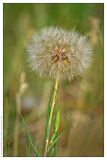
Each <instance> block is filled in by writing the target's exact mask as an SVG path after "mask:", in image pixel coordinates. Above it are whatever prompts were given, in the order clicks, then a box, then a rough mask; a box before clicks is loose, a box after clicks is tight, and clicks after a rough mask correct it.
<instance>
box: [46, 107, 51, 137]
mask: <svg viewBox="0 0 107 160" xmlns="http://www.w3.org/2000/svg"><path fill="white" fill-rule="evenodd" d="M50 111H51V107H50V105H48V109H47V118H46V127H45V136H46V137H47V134H48V133H49V127H48V121H49V117H50Z"/></svg>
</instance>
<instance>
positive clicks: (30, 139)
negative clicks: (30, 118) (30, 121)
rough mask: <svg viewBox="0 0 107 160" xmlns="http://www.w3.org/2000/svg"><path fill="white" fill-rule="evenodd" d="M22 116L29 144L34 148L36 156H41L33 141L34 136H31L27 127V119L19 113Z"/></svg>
mask: <svg viewBox="0 0 107 160" xmlns="http://www.w3.org/2000/svg"><path fill="white" fill-rule="evenodd" d="M19 114H20V116H21V119H22V122H23V125H24V128H25V132H26V135H27V137H28V140H29V144H30V145H31V147H32V149H33V152H34V154H35V156H37V157H39V152H38V151H37V149H36V147H35V145H34V144H33V141H32V138H31V135H30V133H29V131H28V129H27V127H26V123H25V120H24V118H23V116H22V115H21V113H19Z"/></svg>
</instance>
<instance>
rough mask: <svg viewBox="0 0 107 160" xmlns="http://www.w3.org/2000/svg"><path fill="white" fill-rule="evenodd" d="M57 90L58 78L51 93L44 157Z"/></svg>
mask: <svg viewBox="0 0 107 160" xmlns="http://www.w3.org/2000/svg"><path fill="white" fill-rule="evenodd" d="M57 88H58V78H57V79H56V82H55V87H54V92H53V98H52V106H51V110H50V115H49V121H48V126H47V127H48V128H49V130H48V133H47V136H46V142H45V151H44V157H46V155H47V151H48V144H49V136H50V127H51V121H52V115H53V110H54V106H55V102H56V93H57Z"/></svg>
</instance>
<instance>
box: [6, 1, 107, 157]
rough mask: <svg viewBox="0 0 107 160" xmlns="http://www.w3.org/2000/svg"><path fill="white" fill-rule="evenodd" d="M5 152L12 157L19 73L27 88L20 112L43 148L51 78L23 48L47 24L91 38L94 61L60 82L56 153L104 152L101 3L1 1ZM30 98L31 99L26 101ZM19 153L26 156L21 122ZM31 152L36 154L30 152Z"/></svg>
mask: <svg viewBox="0 0 107 160" xmlns="http://www.w3.org/2000/svg"><path fill="white" fill-rule="evenodd" d="M3 13H4V17H3V24H4V28H3V35H4V39H3V42H4V46H3V48H4V57H3V59H4V145H3V146H4V156H13V152H14V151H13V150H14V147H13V144H14V138H13V137H14V129H15V125H17V124H16V123H15V120H16V94H17V92H18V90H19V86H20V76H21V73H22V72H24V73H25V74H26V82H27V83H28V86H29V87H28V88H27V90H26V92H24V93H23V96H22V99H21V101H22V104H21V113H22V115H23V117H24V118H25V119H26V123H27V127H28V129H29V132H30V133H31V135H32V137H33V141H34V142H35V143H36V144H37V146H39V148H40V149H41V151H42V149H43V147H42V145H43V138H44V125H45V117H46V107H47V104H48V101H49V98H50V94H51V88H52V87H53V83H54V82H53V81H52V80H51V79H49V78H47V79H44V78H43V79H41V78H40V77H39V75H38V74H36V73H35V72H33V71H31V69H30V68H29V67H28V64H27V60H26V59H27V57H26V47H27V44H28V43H29V40H30V39H31V37H32V35H33V34H34V33H35V32H37V31H38V30H40V29H41V28H43V27H45V26H60V27H62V28H65V29H67V30H69V29H73V28H75V30H77V31H78V32H80V33H81V34H86V35H87V36H89V38H90V40H91V41H92V43H93V61H92V65H91V67H90V68H89V69H88V70H87V72H86V73H85V74H84V76H83V77H77V78H75V79H74V80H73V81H71V82H68V81H64V82H62V83H61V84H60V85H59V89H58V96H57V102H56V107H57V106H58V107H60V109H61V125H60V130H62V129H63V128H64V126H65V123H66V125H68V126H69V127H67V129H66V131H65V132H64V134H63V136H62V137H61V138H60V140H59V143H58V151H57V156H103V145H104V144H103V114H104V111H103V110H104V109H103V100H104V97H103V92H104V89H103V82H104V80H103V76H104V75H103V72H104V68H103V66H104V53H103V32H104V5H103V4H94V3H93V4H91V3H90V4H88V3H87V4H84V3H81V4H75V3H74V4H72V3H71V4H9V3H8V4H6V3H5V4H4V5H3ZM29 101H30V102H29ZM18 142H19V144H18V151H17V156H26V143H27V139H26V136H25V134H24V131H23V127H22V125H21V122H20V124H19V137H18ZM31 156H34V155H33V153H32V152H31Z"/></svg>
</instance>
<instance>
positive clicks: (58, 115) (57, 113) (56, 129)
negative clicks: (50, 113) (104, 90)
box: [54, 109, 60, 132]
mask: <svg viewBox="0 0 107 160" xmlns="http://www.w3.org/2000/svg"><path fill="white" fill-rule="evenodd" d="M59 124H60V110H59V109H57V112H56V117H55V122H54V130H55V132H57V131H58V129H59Z"/></svg>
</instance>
